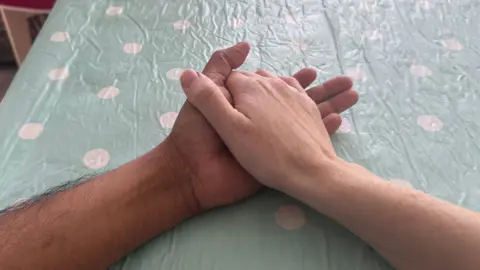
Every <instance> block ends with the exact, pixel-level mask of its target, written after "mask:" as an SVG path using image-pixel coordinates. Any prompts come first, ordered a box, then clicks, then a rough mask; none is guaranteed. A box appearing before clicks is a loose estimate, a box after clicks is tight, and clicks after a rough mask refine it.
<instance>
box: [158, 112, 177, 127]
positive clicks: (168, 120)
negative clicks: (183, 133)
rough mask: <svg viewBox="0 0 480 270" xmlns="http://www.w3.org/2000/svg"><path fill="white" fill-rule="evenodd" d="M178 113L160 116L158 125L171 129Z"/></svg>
mask: <svg viewBox="0 0 480 270" xmlns="http://www.w3.org/2000/svg"><path fill="white" fill-rule="evenodd" d="M177 116H178V113H176V112H167V113H164V114H162V116H160V125H162V127H164V128H172V127H173V124H175V120H177Z"/></svg>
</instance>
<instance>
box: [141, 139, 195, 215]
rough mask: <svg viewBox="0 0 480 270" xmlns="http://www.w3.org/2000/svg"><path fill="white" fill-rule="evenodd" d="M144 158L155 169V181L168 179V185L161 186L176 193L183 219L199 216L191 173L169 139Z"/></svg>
mask: <svg viewBox="0 0 480 270" xmlns="http://www.w3.org/2000/svg"><path fill="white" fill-rule="evenodd" d="M146 156H147V157H146V159H147V160H148V161H147V162H149V163H150V164H151V166H152V167H153V168H154V169H155V174H156V175H157V179H160V178H162V179H168V183H164V184H162V185H165V186H168V189H169V190H171V191H172V192H175V193H177V196H176V197H177V198H178V200H179V202H178V205H179V206H180V207H181V208H182V209H183V210H184V211H183V212H185V215H186V217H185V218H189V217H192V216H195V215H197V214H199V213H200V212H201V207H200V204H199V202H198V199H197V197H196V195H195V193H194V189H193V186H192V178H191V177H192V172H191V171H190V167H189V166H188V164H186V163H185V160H184V158H183V157H182V155H181V154H180V153H179V151H178V149H177V148H176V146H175V144H174V142H173V141H172V140H171V138H170V137H167V138H165V140H164V141H163V142H161V143H160V144H159V145H158V146H157V147H155V148H154V149H153V150H152V151H150V152H149V153H147V154H146Z"/></svg>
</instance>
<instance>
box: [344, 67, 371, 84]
mask: <svg viewBox="0 0 480 270" xmlns="http://www.w3.org/2000/svg"><path fill="white" fill-rule="evenodd" d="M345 75H347V76H348V77H350V78H351V79H352V80H354V81H357V80H358V81H360V80H361V81H365V80H366V78H367V75H366V74H365V71H363V69H362V68H360V67H351V68H347V69H345Z"/></svg>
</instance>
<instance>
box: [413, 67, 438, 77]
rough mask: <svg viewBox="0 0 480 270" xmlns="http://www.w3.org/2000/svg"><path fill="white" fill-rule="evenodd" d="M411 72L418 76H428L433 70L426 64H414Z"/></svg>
mask: <svg viewBox="0 0 480 270" xmlns="http://www.w3.org/2000/svg"><path fill="white" fill-rule="evenodd" d="M410 73H412V74H413V75H415V76H418V77H428V76H432V74H433V72H432V71H431V70H430V69H429V68H428V67H426V66H423V65H412V66H411V67H410Z"/></svg>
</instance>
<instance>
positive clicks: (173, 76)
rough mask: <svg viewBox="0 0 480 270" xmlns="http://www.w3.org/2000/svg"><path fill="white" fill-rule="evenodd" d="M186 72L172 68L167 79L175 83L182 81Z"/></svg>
mask: <svg viewBox="0 0 480 270" xmlns="http://www.w3.org/2000/svg"><path fill="white" fill-rule="evenodd" d="M184 71H185V70H184V69H181V68H172V69H170V70H169V71H168V72H167V78H169V79H170V80H174V81H176V80H180V76H182V73H183V72H184Z"/></svg>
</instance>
